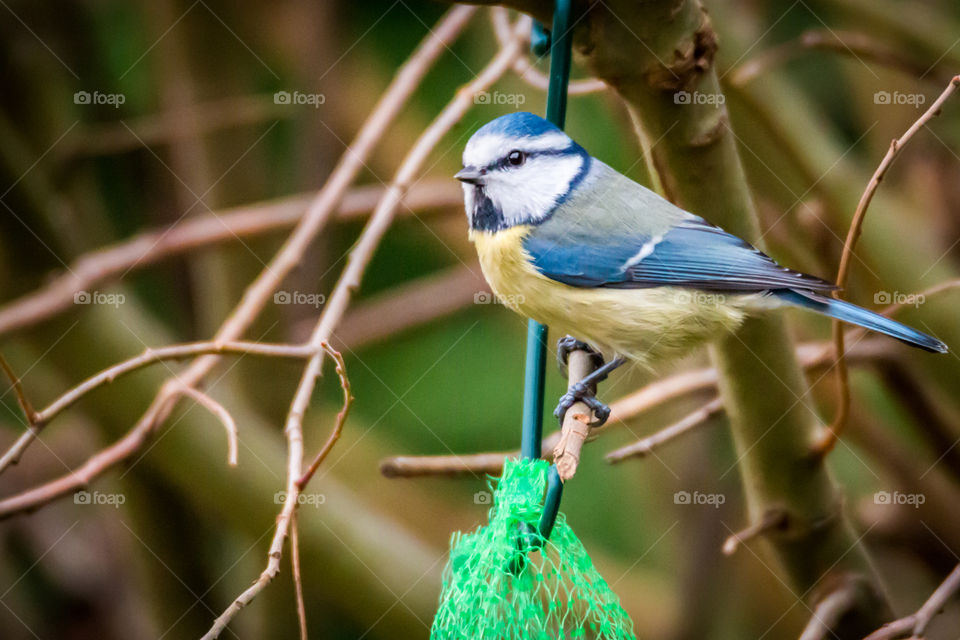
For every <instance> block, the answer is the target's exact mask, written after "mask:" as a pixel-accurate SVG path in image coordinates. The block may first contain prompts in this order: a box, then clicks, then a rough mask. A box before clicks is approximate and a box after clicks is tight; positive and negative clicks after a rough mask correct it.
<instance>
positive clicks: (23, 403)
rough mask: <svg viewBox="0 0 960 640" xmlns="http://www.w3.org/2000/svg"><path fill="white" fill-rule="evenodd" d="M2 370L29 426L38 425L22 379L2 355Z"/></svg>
mask: <svg viewBox="0 0 960 640" xmlns="http://www.w3.org/2000/svg"><path fill="white" fill-rule="evenodd" d="M0 368H2V369H3V373H4V374H5V375H6V376H7V379H8V380H10V384H11V385H13V393H14V395H15V396H16V397H17V404H19V405H20V410H21V411H23V417H24V418H26V420H27V426H29V427H33V426H34V425H36V424H37V412H36V411H34V410H33V405H32V404H30V400H29V399H28V398H27V394H26V392H25V391H24V390H23V383H22V382H21V380H20V378H19V377H18V376H17V374H16V373H14V372H13V367H11V366H10V363H9V362H7V359H6V358H4V357H3V356H2V355H0ZM0 470H2V467H0Z"/></svg>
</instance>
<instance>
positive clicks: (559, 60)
mask: <svg viewBox="0 0 960 640" xmlns="http://www.w3.org/2000/svg"><path fill="white" fill-rule="evenodd" d="M570 5H571V1H570V0H556V2H555V4H554V11H553V28H552V30H551V32H550V85H549V89H548V91H547V120H549V121H550V122H552V123H553V124H555V125H556V126H558V127H560V128H561V129H562V128H563V125H564V121H565V120H566V115H567V85H568V84H569V81H570V54H571V45H572V38H571V33H570ZM534 31H535V33H534V41H535V42H536V40H537V38H536V35H537V33H539V34H540V35H541V37H542V33H543V30H542V28H541V29H539V30H538V29H535V30H534ZM546 363H547V327H546V326H545V325H542V324H540V323H539V322H536V321H535V320H529V321H528V322H527V363H526V368H525V372H524V390H523V439H522V441H521V447H520V451H521V454H522V455H523V457H525V458H533V459H536V458H539V457H540V447H541V444H540V443H541V441H542V439H543V388H544V376H545V372H546ZM562 493H563V483H562V482H560V476H559V474H558V473H557V468H556V466H551V467H550V476H549V478H548V489H547V497H546V499H545V500H544V509H543V514H542V515H541V517H540V525H539V529H540V534H541V536H543V538H544V539H547V538H549V537H550V532H551V531H552V530H553V523H554V521H555V520H556V517H557V511H558V510H559V508H560V497H561V496H562Z"/></svg>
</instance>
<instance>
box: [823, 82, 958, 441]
mask: <svg viewBox="0 0 960 640" xmlns="http://www.w3.org/2000/svg"><path fill="white" fill-rule="evenodd" d="M958 86H960V76H954V77H953V79H952V80H950V84H948V85H947V88H946V89H944V91H943V93H941V94H940V97H938V98H937V99H936V100H934V101H933V104H931V105H930V108H929V109H927V110H926V111H925V112H924V113H923V115H921V116H920V117H919V118H917V120H916V122H914V123H913V124H912V125H910V128H909V129H907V130H906V132H904V134H903V135H902V136H900V137H899V138H895V139H894V140H892V141H891V142H890V148H889V149H888V150H887V153H886V155H885V156H884V157H883V160H881V161H880V166H878V167H877V170H876V171H874V173H873V177H871V178H870V182H869V183H868V184H867V188H866V189H865V190H864V192H863V195H862V196H861V197H860V202H858V203H857V210H856V212H855V213H854V215H853V220H852V221H851V222H850V229H849V230H848V231H847V238H846V240H845V241H844V244H843V254H842V255H841V257H840V267H839V269H838V270H837V286H838V287H839V289H837V290H836V291H834V292H833V297H834V298H836V299H838V300H839V299H840V291H842V290H843V288H844V287H846V286H847V278H848V276H849V272H850V261H851V259H852V258H853V250H854V247H855V246H856V244H857V240H858V239H859V237H860V232H861V230H862V228H863V221H864V219H865V218H866V215H867V209H868V208H869V207H870V202H871V201H872V200H873V196H874V194H875V193H876V192H877V189H878V188H879V186H880V181H881V180H883V178H884V176H885V175H886V173H887V170H888V169H889V168H890V166H891V165H892V164H893V161H894V160H895V159H896V158H897V156H898V155H899V153H900V150H901V149H903V147H904V145H906V143H907V142H909V141H910V139H911V138H912V137H913V136H914V135H915V134H916V133H917V132H918V131H919V130H920V129H922V128H923V127H924V126H925V125H926V124H927V122H929V121H930V120H932V119H933V118H935V117H936V116H937V115H939V114H940V109H941V108H942V107H943V104H944V103H945V102H946V101H947V99H948V98H950V96H951V95H953V93H954V91H956V89H957V87H958ZM842 325H843V323H842V322H840V321H839V320H834V321H833V346H834V358H835V362H836V368H837V369H836V380H837V414H836V416H835V417H834V420H833V422H832V423H831V424H830V426H829V427H828V428H827V430H826V432H825V433H824V434H823V435H822V436H821V437H820V438H819V440H818V441H817V442H816V443H815V444H814V446H813V450H814V453H815V454H816V455H818V456H824V455H826V454H827V453H829V452H830V450H831V449H833V447H834V445H836V443H837V438H839V437H840V433H841V432H842V431H843V428H844V426H845V425H846V423H847V420H848V418H849V415H850V383H849V379H848V376H847V364H846V361H845V360H844V357H843V355H844V340H843V327H842Z"/></svg>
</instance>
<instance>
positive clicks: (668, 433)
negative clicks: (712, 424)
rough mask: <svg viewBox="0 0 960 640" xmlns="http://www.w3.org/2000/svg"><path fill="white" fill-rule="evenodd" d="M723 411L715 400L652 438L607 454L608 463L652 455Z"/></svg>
mask: <svg viewBox="0 0 960 640" xmlns="http://www.w3.org/2000/svg"><path fill="white" fill-rule="evenodd" d="M722 411H723V401H722V400H721V399H720V398H714V399H713V400H711V401H710V402H708V403H707V404H705V405H703V406H702V407H700V408H698V409H696V410H694V411H692V412H691V413H689V414H687V415H686V416H684V417H683V418H681V419H680V420H677V421H676V422H674V423H673V424H672V425H670V426H669V427H667V428H665V429H661V430H660V431H658V432H656V433H655V434H653V435H651V436H647V437H646V438H641V439H640V440H637V441H636V442H634V443H633V444H629V445H627V446H625V447H621V448H619V449H616V450H615V451H611V452H610V453H608V454H607V456H606V458H607V462H609V463H611V464H616V463H618V462H623V461H624V460H626V459H627V458H633V457H641V458H642V457H644V456H648V455H650V452H651V451H653V450H654V449H655V448H657V447H659V446H661V445H662V444H664V443H666V442H670V441H671V440H674V439H676V438H678V437H680V436H682V435H684V434H685V433H689V432H690V431H693V430H694V429H696V428H697V427H699V426H700V425H703V424H706V423H707V422H709V421H710V418H712V417H713V416H715V415H717V414H718V413H720V412H722Z"/></svg>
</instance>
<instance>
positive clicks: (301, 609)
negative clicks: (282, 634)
mask: <svg viewBox="0 0 960 640" xmlns="http://www.w3.org/2000/svg"><path fill="white" fill-rule="evenodd" d="M290 565H291V566H290V569H291V571H292V572H293V591H294V594H295V597H296V600H297V621H298V622H299V623H300V640H309V638H310V634H308V633H307V605H306V603H304V601H303V577H302V576H301V575H300V531H299V529H297V512H296V511H294V512H293V517H292V518H291V520H290Z"/></svg>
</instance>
